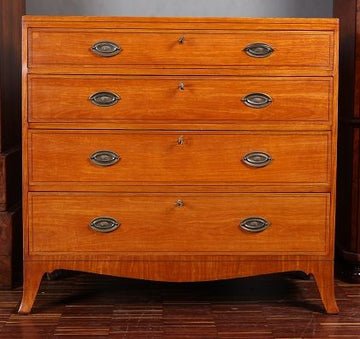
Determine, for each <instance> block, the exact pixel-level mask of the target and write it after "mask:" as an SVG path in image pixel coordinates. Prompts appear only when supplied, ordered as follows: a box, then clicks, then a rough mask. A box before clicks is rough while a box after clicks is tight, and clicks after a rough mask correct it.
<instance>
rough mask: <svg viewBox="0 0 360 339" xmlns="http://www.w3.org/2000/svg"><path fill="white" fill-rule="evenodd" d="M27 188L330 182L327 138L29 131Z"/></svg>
mask: <svg viewBox="0 0 360 339" xmlns="http://www.w3.org/2000/svg"><path fill="white" fill-rule="evenodd" d="M29 147H30V148H29V166H30V168H29V171H30V173H29V177H30V183H48V182H53V183H61V182H73V183H74V184H75V185H76V184H77V183H88V184H89V185H106V184H108V185H110V184H111V183H112V182H117V183H120V184H122V183H123V184H136V185H142V184H170V185H182V184H217V183H226V184H229V185H233V184H262V185H266V184H274V183H279V184H280V183H285V184H286V183H300V184H301V183H314V184H316V183H327V182H328V181H329V173H328V172H329V171H328V169H329V168H330V164H329V159H330V154H329V153H330V133H329V132H319V133H315V132H311V133H310V132H309V133H297V134H295V133H293V134H290V133H266V132H263V133H259V132H256V133H255V132H243V133H221V132H217V133H216V132H213V133H211V132H138V133H136V132H89V131H78V132H66V131H55V130H51V131H31V132H30V136H29Z"/></svg>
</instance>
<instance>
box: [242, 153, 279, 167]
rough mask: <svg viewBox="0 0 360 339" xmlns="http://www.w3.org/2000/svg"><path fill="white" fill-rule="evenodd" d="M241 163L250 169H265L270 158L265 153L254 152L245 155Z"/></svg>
mask: <svg viewBox="0 0 360 339" xmlns="http://www.w3.org/2000/svg"><path fill="white" fill-rule="evenodd" d="M242 161H243V162H244V163H245V164H246V165H249V166H251V167H265V166H267V165H269V164H270V162H271V161H272V158H271V156H270V155H269V154H267V153H265V152H261V151H255V152H249V153H247V154H245V155H244V157H243V158H242Z"/></svg>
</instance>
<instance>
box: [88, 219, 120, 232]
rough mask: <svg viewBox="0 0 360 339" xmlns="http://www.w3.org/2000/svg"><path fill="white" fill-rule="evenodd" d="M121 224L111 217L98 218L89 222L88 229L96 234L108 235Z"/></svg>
mask: <svg viewBox="0 0 360 339" xmlns="http://www.w3.org/2000/svg"><path fill="white" fill-rule="evenodd" d="M120 225H121V224H120V223H119V222H118V221H117V220H116V219H114V218H111V217H98V218H95V219H93V220H91V222H90V227H91V229H93V230H94V231H96V232H100V233H109V232H112V231H115V230H116V229H117V228H118V227H119V226H120Z"/></svg>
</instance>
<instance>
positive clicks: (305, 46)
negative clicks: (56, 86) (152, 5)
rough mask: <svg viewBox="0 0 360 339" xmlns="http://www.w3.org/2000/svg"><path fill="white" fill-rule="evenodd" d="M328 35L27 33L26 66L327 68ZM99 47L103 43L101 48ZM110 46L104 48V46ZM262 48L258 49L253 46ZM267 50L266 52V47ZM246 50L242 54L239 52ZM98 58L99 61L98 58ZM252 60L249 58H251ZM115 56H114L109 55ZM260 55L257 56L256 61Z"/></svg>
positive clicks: (275, 32)
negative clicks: (27, 56)
mask: <svg viewBox="0 0 360 339" xmlns="http://www.w3.org/2000/svg"><path fill="white" fill-rule="evenodd" d="M332 40H333V33H332V32H326V31H325V32H311V31H303V32H281V31H256V32H251V31H247V32H232V33H221V32H219V31H206V30H203V31H198V32H196V31H178V32H176V31H166V30H160V31H144V32H141V33H139V32H136V31H132V32H130V31H126V30H117V31H116V30H108V31H97V30H91V29H88V30H77V31H71V30H69V31H66V30H63V31H61V30H59V29H56V30H55V29H40V28H38V29H30V30H29V41H28V49H29V52H28V55H29V60H28V63H29V66H30V67H34V66H35V67H36V66H49V65H74V66H79V65H81V66H83V65H84V66H86V65H89V66H98V67H99V72H100V69H101V68H104V67H113V66H119V65H120V66H121V65H139V66H141V65H151V66H152V67H157V66H158V67H159V66H161V67H162V68H163V67H171V66H174V65H183V66H193V67H194V68H197V67H206V66H222V67H224V66H227V67H234V66H235V67H236V66H271V67H284V66H294V67H321V68H327V69H329V68H332V67H333V65H332V61H331V60H332V58H333V51H332ZM103 42H106V43H105V44H103ZM109 42H110V44H109ZM258 43H262V44H265V45H266V46H264V45H260V47H259V46H258V45H254V44H258ZM267 46H268V47H267ZM246 47H249V48H248V50H247V51H248V52H246V51H245V49H246ZM99 53H100V54H101V53H103V54H104V55H105V56H102V55H100V54H99ZM252 53H253V55H255V56H253V55H252ZM113 54H115V55H113ZM259 56H260V57H259Z"/></svg>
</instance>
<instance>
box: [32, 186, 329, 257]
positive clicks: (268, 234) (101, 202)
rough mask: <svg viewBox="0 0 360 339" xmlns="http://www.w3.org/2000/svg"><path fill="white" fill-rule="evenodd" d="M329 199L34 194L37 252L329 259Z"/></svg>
mask: <svg viewBox="0 0 360 339" xmlns="http://www.w3.org/2000/svg"><path fill="white" fill-rule="evenodd" d="M329 202H330V195H329V194H325V193H324V194H320V193H319V194H265V193H264V194H260V193H256V194H238V193H237V194H210V193H209V194H195V193H191V194H190V193H187V194H178V195H176V194H166V193H161V194H160V193H158V194H136V195H135V194H111V193H109V194H96V193H94V194H88V193H74V194H71V193H30V194H29V252H30V254H42V255H46V254H60V253H64V254H65V253H66V254H68V253H73V254H84V253H89V254H94V253H100V252H106V253H109V252H241V253H244V252H246V253H249V254H257V253H259V254H264V253H275V254H279V253H281V254H283V253H286V252H288V253H297V254H302V253H305V254H306V253H308V252H311V253H312V254H324V253H325V252H326V251H327V248H328V247H327V239H328V231H327V229H328V225H329V218H328V215H329Z"/></svg>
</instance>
